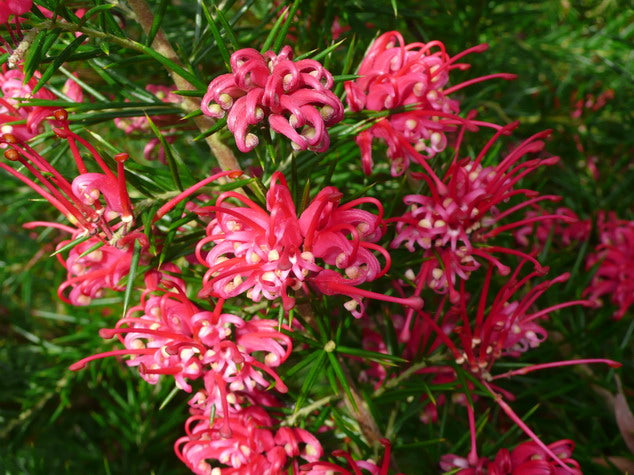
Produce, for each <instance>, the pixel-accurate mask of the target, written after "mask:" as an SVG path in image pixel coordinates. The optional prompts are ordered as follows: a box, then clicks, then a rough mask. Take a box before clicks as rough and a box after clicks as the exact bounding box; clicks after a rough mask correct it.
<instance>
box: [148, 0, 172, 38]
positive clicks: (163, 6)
mask: <svg viewBox="0 0 634 475" xmlns="http://www.w3.org/2000/svg"><path fill="white" fill-rule="evenodd" d="M166 11H167V0H161V3H159V7H158V11H157V12H156V14H155V15H154V18H153V19H152V27H151V28H150V31H149V32H148V35H147V38H146V39H145V44H146V45H147V46H150V45H152V42H153V41H154V37H155V36H156V34H157V33H158V31H159V28H160V27H161V23H162V22H163V18H164V17H165V12H166Z"/></svg>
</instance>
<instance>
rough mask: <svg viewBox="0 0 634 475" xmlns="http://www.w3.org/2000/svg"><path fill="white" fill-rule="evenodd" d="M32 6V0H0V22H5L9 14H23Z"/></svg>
mask: <svg viewBox="0 0 634 475" xmlns="http://www.w3.org/2000/svg"><path fill="white" fill-rule="evenodd" d="M32 6H33V0H0V23H7V22H8V20H9V16H11V15H15V16H19V15H24V14H25V13H26V12H28V11H29V10H30V9H31V7H32Z"/></svg>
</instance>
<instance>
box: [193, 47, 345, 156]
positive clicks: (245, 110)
mask: <svg viewBox="0 0 634 475" xmlns="http://www.w3.org/2000/svg"><path fill="white" fill-rule="evenodd" d="M291 58H292V50H291V48H290V46H285V47H283V48H282V51H281V52H280V54H279V55H276V54H275V53H273V51H267V52H266V53H264V55H262V54H260V53H259V52H257V51H256V50H254V49H251V48H244V49H241V50H239V51H236V52H235V53H233V55H231V70H232V72H231V73H229V74H223V75H222V76H218V77H217V78H215V79H214V80H213V81H212V82H211V83H210V84H209V88H208V90H207V94H205V96H204V97H203V101H202V106H201V109H202V111H203V113H204V114H206V115H208V116H211V117H215V118H221V117H224V116H225V114H226V112H227V111H228V116H227V126H228V127H229V130H230V131H231V132H233V135H234V136H235V139H236V145H237V146H238V149H240V151H241V152H249V151H251V150H253V148H254V147H255V146H256V145H257V144H258V143H259V139H258V137H257V135H256V134H255V133H254V132H255V131H256V130H257V129H256V126H258V124H260V123H261V122H262V121H263V120H264V119H265V118H266V119H267V120H268V123H269V126H270V127H271V128H272V129H273V130H274V131H275V132H277V133H280V134H282V135H285V136H286V137H288V138H289V139H290V140H291V144H292V146H293V147H294V148H296V149H299V150H306V149H309V150H314V151H316V152H323V151H325V150H327V149H328V146H329V145H330V138H329V136H328V132H327V130H326V128H327V127H330V126H332V125H334V124H336V123H337V122H340V121H341V120H342V119H343V105H342V104H341V101H340V100H339V99H338V98H337V96H335V95H334V94H333V93H332V92H331V91H330V89H331V88H332V85H333V79H332V76H331V74H330V73H329V72H328V71H327V70H325V69H324V68H323V66H322V65H321V64H320V63H318V62H317V61H314V60H312V59H302V60H299V61H297V62H293V61H292V59H291ZM267 133H268V132H267Z"/></svg>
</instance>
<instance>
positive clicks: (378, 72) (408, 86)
mask: <svg viewBox="0 0 634 475" xmlns="http://www.w3.org/2000/svg"><path fill="white" fill-rule="evenodd" d="M486 48H487V45H485V44H483V45H479V46H475V47H473V48H469V49H468V50H466V51H463V52H462V53H460V54H457V55H456V56H453V57H450V56H449V55H448V54H447V53H446V52H445V47H444V45H443V44H442V43H441V42H439V41H431V42H429V43H427V44H425V43H411V44H408V45H406V44H405V42H404V40H403V37H402V36H401V34H400V33H398V32H396V31H390V32H387V33H384V34H383V35H381V36H380V37H378V38H377V39H376V40H375V41H374V43H372V45H371V46H370V48H369V49H368V52H367V54H366V57H365V58H364V59H363V61H362V62H361V65H360V67H359V72H358V74H359V75H360V76H361V77H360V78H358V79H356V80H355V81H347V82H346V83H345V88H346V93H347V100H348V104H349V106H350V108H351V109H352V110H353V111H355V112H358V111H361V110H364V109H365V110H371V111H383V110H392V109H397V108H403V107H408V108H409V110H407V111H405V112H398V113H393V114H391V115H388V116H387V117H385V118H382V119H379V120H378V121H377V122H376V123H375V124H374V125H372V127H370V128H369V129H367V130H364V131H363V132H361V133H359V135H357V138H356V142H357V145H359V148H360V149H361V159H362V163H363V169H364V171H365V173H367V174H369V173H370V172H371V170H372V140H373V138H379V139H381V140H384V141H385V142H386V143H387V147H388V151H387V156H388V158H389V159H390V160H391V162H392V163H391V171H392V175H393V176H398V175H402V174H403V172H404V171H405V170H407V168H408V167H409V162H410V161H411V160H414V161H416V162H418V163H421V164H423V162H424V161H425V160H426V159H428V158H431V157H433V156H434V155H435V154H436V153H438V152H441V151H443V150H444V149H445V147H446V146H447V137H446V133H447V132H452V131H454V130H455V128H456V125H459V124H461V123H466V124H469V128H471V129H476V128H477V126H478V125H486V126H489V127H493V128H496V129H499V127H498V126H496V125H493V124H489V123H485V122H478V121H473V120H471V119H467V120H465V119H462V118H460V117H458V116H457V115H456V114H458V113H459V112H460V105H459V103H458V101H457V100H454V99H450V98H449V95H450V94H452V93H453V92H455V91H457V90H459V89H461V88H463V87H465V86H468V85H471V84H474V83H476V82H480V81H484V80H487V79H491V78H495V77H498V78H503V79H513V78H515V75H513V74H491V75H488V76H484V77H480V78H476V79H472V80H469V81H466V82H464V83H462V84H458V85H456V86H453V87H446V86H447V83H448V81H449V72H450V71H451V70H452V69H461V70H464V69H467V68H469V65H468V64H463V63H458V62H457V61H458V60H459V59H461V58H462V57H463V56H465V55H467V54H469V53H472V52H482V51H484V50H485V49H486ZM434 49H435V51H434Z"/></svg>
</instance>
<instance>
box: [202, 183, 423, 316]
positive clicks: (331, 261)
mask: <svg viewBox="0 0 634 475" xmlns="http://www.w3.org/2000/svg"><path fill="white" fill-rule="evenodd" d="M341 198H342V194H341V192H339V191H338V190H337V189H336V188H335V187H332V186H329V187H326V188H324V189H323V190H321V191H320V192H319V193H318V194H317V196H315V198H314V199H313V200H312V202H311V203H310V204H309V205H308V207H307V208H306V210H305V211H304V212H303V213H302V215H301V216H300V217H299V218H298V217H297V214H296V211H295V205H294V204H293V200H292V198H291V194H290V191H289V189H288V185H287V184H286V180H285V179H284V176H283V175H282V174H281V173H279V172H276V173H274V174H273V177H272V178H271V185H270V189H269V191H268V193H267V195H266V210H264V209H262V208H261V207H260V206H258V205H257V204H256V203H254V202H252V201H251V200H249V199H247V198H246V197H244V196H242V195H240V194H238V193H235V192H226V193H222V194H221V195H220V196H218V198H217V200H216V204H215V205H214V206H208V207H206V208H207V209H208V210H209V211H214V212H215V213H216V216H215V218H214V219H213V220H212V221H211V222H210V223H209V225H208V227H207V237H206V238H204V239H203V240H202V241H200V242H199V244H198V246H197V248H196V254H197V256H198V258H199V260H200V262H201V263H202V264H204V265H206V266H207V267H208V268H209V270H208V271H207V272H206V273H205V276H204V278H203V290H202V292H201V296H207V295H212V296H216V297H220V298H223V299H227V298H230V297H235V296H237V295H240V294H242V293H245V292H246V295H247V297H248V298H250V299H251V300H253V301H255V302H258V301H260V299H261V298H262V297H264V298H266V299H269V300H274V299H276V298H278V297H281V298H282V301H283V303H284V308H285V309H286V310H289V309H290V308H292V307H293V306H294V302H295V300H294V298H293V297H291V296H289V294H288V291H289V289H292V290H296V291H297V290H300V289H303V290H304V292H308V291H309V289H308V288H307V286H306V284H307V283H310V284H311V285H312V286H313V287H314V288H316V289H317V290H318V291H319V292H321V293H324V294H327V295H333V294H343V295H349V296H350V297H352V298H353V300H352V301H351V302H350V303H348V304H346V308H348V310H350V311H352V312H353V314H354V315H355V316H361V313H362V311H359V310H358V309H357V306H358V304H359V303H360V301H361V298H362V297H364V296H367V297H371V298H380V299H383V300H388V301H395V302H398V303H404V304H408V305H413V306H416V307H420V306H421V305H422V302H421V301H420V299H418V298H416V299H414V300H413V301H410V300H408V299H398V298H394V297H389V296H381V295H380V294H375V293H373V292H369V291H365V290H362V289H358V288H357V287H356V286H357V285H359V284H362V283H364V282H369V281H371V280H374V279H376V278H377V277H380V276H382V275H383V274H384V273H385V272H386V271H387V268H388V267H389V264H390V257H389V254H388V253H387V251H385V249H383V248H382V247H380V246H378V245H376V244H374V241H376V240H377V239H378V238H379V237H380V236H381V234H382V231H381V228H380V224H381V217H382V214H383V207H382V206H381V204H380V203H379V202H378V201H377V200H376V199H374V198H359V199H356V200H353V201H351V202H349V203H346V204H341ZM229 199H234V200H236V201H238V202H239V203H240V204H241V206H236V205H233V204H230V203H229ZM362 203H369V204H372V205H374V206H376V207H377V209H378V211H379V215H378V216H377V215H374V214H372V213H370V212H368V211H364V210H360V209H358V208H356V206H358V205H360V204H362ZM201 209H203V208H201ZM209 243H212V244H213V245H214V246H213V247H212V248H211V250H210V251H209V252H207V253H205V252H204V251H203V247H204V246H205V245H207V244H209ZM372 251H378V252H379V253H381V254H382V255H383V256H384V257H385V259H386V261H387V264H386V266H385V267H384V268H383V269H381V265H380V264H379V261H378V259H377V258H376V257H375V256H374V254H373V253H372ZM326 265H328V266H330V267H331V269H326V268H325V266H326ZM332 269H338V270H340V272H341V273H339V272H336V271H335V270H332Z"/></svg>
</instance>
